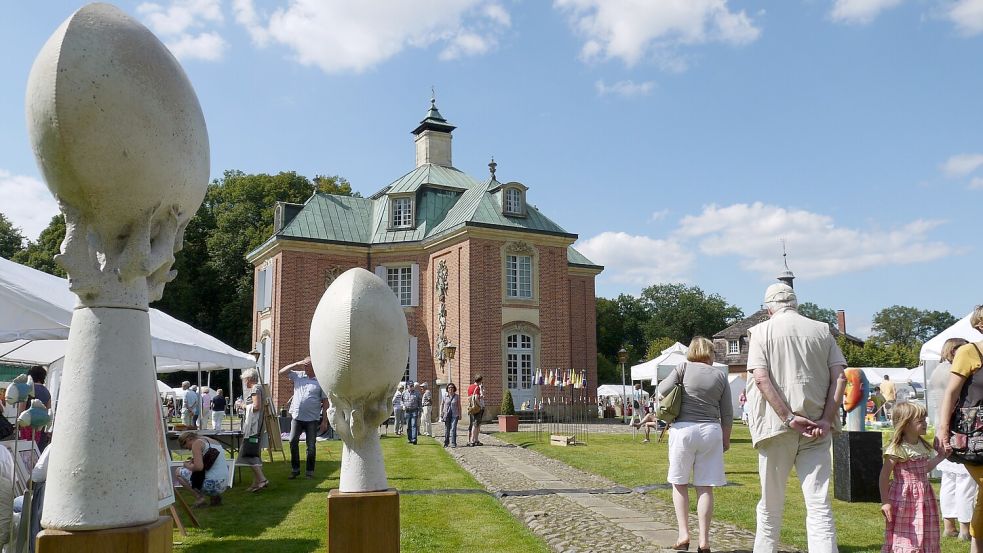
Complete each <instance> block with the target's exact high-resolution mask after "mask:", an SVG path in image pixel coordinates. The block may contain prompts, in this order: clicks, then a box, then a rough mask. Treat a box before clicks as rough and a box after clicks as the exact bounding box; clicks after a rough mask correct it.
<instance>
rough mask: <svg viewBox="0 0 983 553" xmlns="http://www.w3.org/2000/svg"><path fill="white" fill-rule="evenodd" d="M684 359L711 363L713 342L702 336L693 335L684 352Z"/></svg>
mask: <svg viewBox="0 0 983 553" xmlns="http://www.w3.org/2000/svg"><path fill="white" fill-rule="evenodd" d="M686 360H687V361H693V362H697V363H706V364H707V365H712V364H713V342H711V341H710V340H707V339H706V338H704V337H703V336H694V337H693V340H692V341H691V342H690V343H689V350H688V351H687V352H686Z"/></svg>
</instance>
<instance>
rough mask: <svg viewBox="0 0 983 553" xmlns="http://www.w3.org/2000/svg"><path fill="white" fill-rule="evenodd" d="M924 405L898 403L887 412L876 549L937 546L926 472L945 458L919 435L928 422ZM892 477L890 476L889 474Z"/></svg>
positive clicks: (925, 552)
mask: <svg viewBox="0 0 983 553" xmlns="http://www.w3.org/2000/svg"><path fill="white" fill-rule="evenodd" d="M927 415H928V412H927V411H926V410H925V407H924V406H922V405H920V404H917V403H910V402H909V403H899V404H897V405H896V406H895V407H894V412H892V413H891V422H892V423H893V424H894V436H891V441H890V443H888V445H887V447H886V448H884V466H883V468H882V469H881V476H880V481H879V483H880V491H881V512H882V513H883V514H884V519H885V521H886V525H885V526H886V528H885V530H884V547H883V548H882V549H881V553H936V552H938V551H939V524H940V520H939V506H938V503H937V502H936V500H935V492H933V491H932V485H931V484H930V483H929V481H928V473H929V472H931V471H932V469H934V468H935V466H936V465H938V464H939V463H940V462H942V460H943V459H944V458H945V454H944V453H943V452H942V447H941V445H938V446H937V447H936V448H935V449H933V448H932V446H931V445H929V443H928V442H926V441H925V439H924V438H922V436H924V435H925V430H926V428H927V426H928V421H927V420H926V417H927ZM892 472H893V473H894V479H893V480H892V479H891V473H892Z"/></svg>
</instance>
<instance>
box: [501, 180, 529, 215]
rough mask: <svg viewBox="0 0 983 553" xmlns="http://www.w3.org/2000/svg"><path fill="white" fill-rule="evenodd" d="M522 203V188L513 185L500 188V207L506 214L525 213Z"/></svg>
mask: <svg viewBox="0 0 983 553" xmlns="http://www.w3.org/2000/svg"><path fill="white" fill-rule="evenodd" d="M523 203H524V202H523V201H522V190H519V189H518V188H515V187H509V188H506V189H504V190H502V209H503V211H504V212H505V213H506V214H509V215H522V214H523V213H525V210H524V209H523V205H522V204H523Z"/></svg>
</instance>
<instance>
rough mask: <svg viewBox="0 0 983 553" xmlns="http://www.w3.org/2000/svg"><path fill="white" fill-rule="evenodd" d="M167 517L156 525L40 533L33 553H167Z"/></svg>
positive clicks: (169, 539)
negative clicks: (69, 552) (109, 552)
mask: <svg viewBox="0 0 983 553" xmlns="http://www.w3.org/2000/svg"><path fill="white" fill-rule="evenodd" d="M172 539H173V536H172V528H171V519H170V517H160V518H158V519H157V522H152V523H150V524H144V525H142V526H130V527H128V528H110V529H108V530H89V531H80V532H69V531H65V530H50V529H49V530H42V531H41V533H40V534H38V541H37V548H36V550H37V553H66V552H68V551H71V552H72V553H106V552H108V551H111V552H112V553H171V552H172V551H173V546H172Z"/></svg>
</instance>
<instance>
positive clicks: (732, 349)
mask: <svg viewBox="0 0 983 553" xmlns="http://www.w3.org/2000/svg"><path fill="white" fill-rule="evenodd" d="M739 353H741V342H740V340H727V355H737V354H739Z"/></svg>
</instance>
